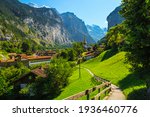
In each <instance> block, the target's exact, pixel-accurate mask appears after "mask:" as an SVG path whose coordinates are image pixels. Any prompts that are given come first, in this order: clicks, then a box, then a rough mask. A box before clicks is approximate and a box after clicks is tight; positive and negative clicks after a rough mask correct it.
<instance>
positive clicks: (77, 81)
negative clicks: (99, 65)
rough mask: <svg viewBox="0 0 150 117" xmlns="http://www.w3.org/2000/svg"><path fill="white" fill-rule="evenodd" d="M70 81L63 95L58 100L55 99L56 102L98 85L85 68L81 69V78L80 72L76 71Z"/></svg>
mask: <svg viewBox="0 0 150 117" xmlns="http://www.w3.org/2000/svg"><path fill="white" fill-rule="evenodd" d="M69 80H70V82H69V85H68V86H67V87H66V88H64V90H63V91H62V93H61V94H60V95H59V96H58V97H57V98H55V99H56V100H60V99H64V98H66V97H68V96H71V95H74V94H76V93H79V92H81V91H84V90H86V89H89V88H91V87H94V86H95V85H97V84H96V82H94V80H93V78H92V76H91V74H89V72H88V71H87V70H85V69H83V68H82V69H81V78H79V71H78V69H76V70H75V71H74V73H73V75H72V76H71V77H70V78H69Z"/></svg>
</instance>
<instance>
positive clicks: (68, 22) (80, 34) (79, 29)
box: [61, 12, 95, 43]
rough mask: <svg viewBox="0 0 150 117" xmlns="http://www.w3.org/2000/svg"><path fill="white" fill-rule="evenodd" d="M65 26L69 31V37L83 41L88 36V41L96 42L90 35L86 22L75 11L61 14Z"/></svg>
mask: <svg viewBox="0 0 150 117" xmlns="http://www.w3.org/2000/svg"><path fill="white" fill-rule="evenodd" d="M61 17H62V20H63V23H64V27H65V28H66V30H67V31H68V32H69V39H71V40H72V41H78V42H81V41H83V40H84V38H86V41H87V43H95V41H94V40H93V39H92V37H91V36H90V35H89V33H88V30H87V28H86V25H85V23H84V22H83V21H82V20H81V19H79V18H78V17H77V16H76V15H75V14H74V13H71V12H66V13H63V14H61Z"/></svg>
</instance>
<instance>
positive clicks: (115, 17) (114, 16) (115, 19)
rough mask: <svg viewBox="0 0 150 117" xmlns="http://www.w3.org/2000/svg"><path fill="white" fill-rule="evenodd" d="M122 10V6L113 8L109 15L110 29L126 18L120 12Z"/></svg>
mask: <svg viewBox="0 0 150 117" xmlns="http://www.w3.org/2000/svg"><path fill="white" fill-rule="evenodd" d="M120 10H121V6H119V7H117V8H115V10H113V11H112V12H111V13H110V14H109V16H108V17H107V21H108V29H110V28H111V27H113V26H115V25H117V24H120V23H121V22H122V21H123V20H124V18H123V17H122V16H121V15H120V14H119V11H120Z"/></svg>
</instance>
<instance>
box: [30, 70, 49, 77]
mask: <svg viewBox="0 0 150 117" xmlns="http://www.w3.org/2000/svg"><path fill="white" fill-rule="evenodd" d="M31 73H33V74H35V75H37V76H40V77H43V78H46V76H47V75H46V74H45V72H44V69H42V68H37V69H34V70H32V71H31Z"/></svg>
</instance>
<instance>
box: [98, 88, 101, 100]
mask: <svg viewBox="0 0 150 117" xmlns="http://www.w3.org/2000/svg"><path fill="white" fill-rule="evenodd" d="M100 92H101V89H100V88H99V89H98V93H100ZM98 100H101V96H99V97H98Z"/></svg>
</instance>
